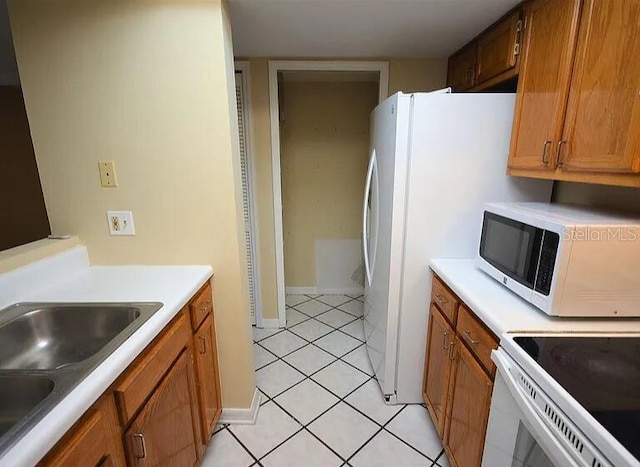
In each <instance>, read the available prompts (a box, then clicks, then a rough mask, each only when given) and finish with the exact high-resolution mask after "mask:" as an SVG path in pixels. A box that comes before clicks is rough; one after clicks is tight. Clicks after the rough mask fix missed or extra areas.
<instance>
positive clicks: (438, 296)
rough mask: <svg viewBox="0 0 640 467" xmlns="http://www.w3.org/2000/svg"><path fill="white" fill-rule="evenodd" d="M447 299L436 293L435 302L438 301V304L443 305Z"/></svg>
mask: <svg viewBox="0 0 640 467" xmlns="http://www.w3.org/2000/svg"><path fill="white" fill-rule="evenodd" d="M447 301H448V300H447V297H445V296H444V295H443V294H441V293H438V294H436V302H438V303H439V304H441V305H444V304H445V303H447Z"/></svg>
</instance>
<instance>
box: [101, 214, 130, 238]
mask: <svg viewBox="0 0 640 467" xmlns="http://www.w3.org/2000/svg"><path fill="white" fill-rule="evenodd" d="M107 222H108V223H109V233H110V234H111V235H135V234H136V231H135V228H134V226H133V214H132V213H131V211H107Z"/></svg>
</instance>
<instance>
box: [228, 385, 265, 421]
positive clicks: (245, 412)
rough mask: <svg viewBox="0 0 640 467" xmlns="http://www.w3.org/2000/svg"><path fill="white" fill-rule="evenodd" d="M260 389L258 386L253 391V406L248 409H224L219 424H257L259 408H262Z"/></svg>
mask: <svg viewBox="0 0 640 467" xmlns="http://www.w3.org/2000/svg"><path fill="white" fill-rule="evenodd" d="M261 397H262V396H261V395H260V391H258V388H256V390H255V391H254V392H253V399H251V407H249V408H248V409H225V408H223V409H222V413H221V414H220V418H219V419H218V423H219V424H223V423H228V424H230V425H255V423H256V419H257V418H258V410H259V409H260V399H261Z"/></svg>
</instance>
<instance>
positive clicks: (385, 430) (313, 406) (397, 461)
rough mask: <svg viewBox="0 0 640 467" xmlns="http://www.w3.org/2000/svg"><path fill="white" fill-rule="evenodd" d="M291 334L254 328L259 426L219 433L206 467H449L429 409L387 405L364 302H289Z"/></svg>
mask: <svg viewBox="0 0 640 467" xmlns="http://www.w3.org/2000/svg"><path fill="white" fill-rule="evenodd" d="M286 303H287V328H286V329H257V328H253V339H254V360H255V362H254V363H255V368H256V370H257V371H256V379H257V382H258V388H259V390H260V392H261V393H262V397H263V401H262V404H261V407H260V412H259V414H258V420H257V422H256V424H255V425H219V426H217V427H216V431H215V433H214V435H213V437H212V440H211V442H210V444H209V448H208V449H207V452H206V453H205V456H204V458H203V460H202V463H201V465H202V466H203V467H217V466H222V465H224V466H227V465H229V466H247V467H249V466H265V467H272V466H273V467H287V466H299V465H308V466H318V467H324V466H327V467H329V466H347V467H348V466H352V467H359V466H389V465H394V466H398V467H403V466H425V467H448V465H449V464H448V462H447V459H446V456H445V455H444V452H443V450H442V446H441V444H440V441H439V439H438V436H437V434H436V431H435V428H434V427H433V425H432V423H431V419H430V418H429V416H428V413H427V410H426V409H425V408H424V406H423V405H420V404H416V405H395V406H390V405H386V404H385V403H384V398H383V396H382V393H381V392H380V387H379V385H378V382H377V381H376V379H375V375H374V372H373V369H372V368H371V363H370V361H369V357H368V355H367V350H366V346H365V343H364V336H363V334H364V333H363V318H362V316H363V297H362V296H361V295H360V296H356V295H354V296H347V295H320V296H312V295H287V297H286Z"/></svg>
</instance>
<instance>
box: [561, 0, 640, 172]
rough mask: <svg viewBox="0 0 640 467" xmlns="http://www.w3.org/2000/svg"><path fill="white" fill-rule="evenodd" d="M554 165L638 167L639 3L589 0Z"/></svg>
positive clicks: (589, 168)
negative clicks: (556, 159)
mask: <svg viewBox="0 0 640 467" xmlns="http://www.w3.org/2000/svg"><path fill="white" fill-rule="evenodd" d="M562 141H565V142H566V143H565V144H564V147H563V148H562V151H561V152H560V156H559V161H558V164H559V165H560V166H561V167H562V168H563V169H565V170H581V171H587V172H591V171H594V172H597V171H608V172H622V173H631V172H635V173H637V172H640V2H638V0H587V1H585V4H584V10H583V13H582V19H581V23H580V36H579V39H578V51H577V54H576V60H575V65H574V72H573V78H572V80H571V90H570V93H569V102H568V106H567V117H566V120H565V126H564V131H563V133H562Z"/></svg>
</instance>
